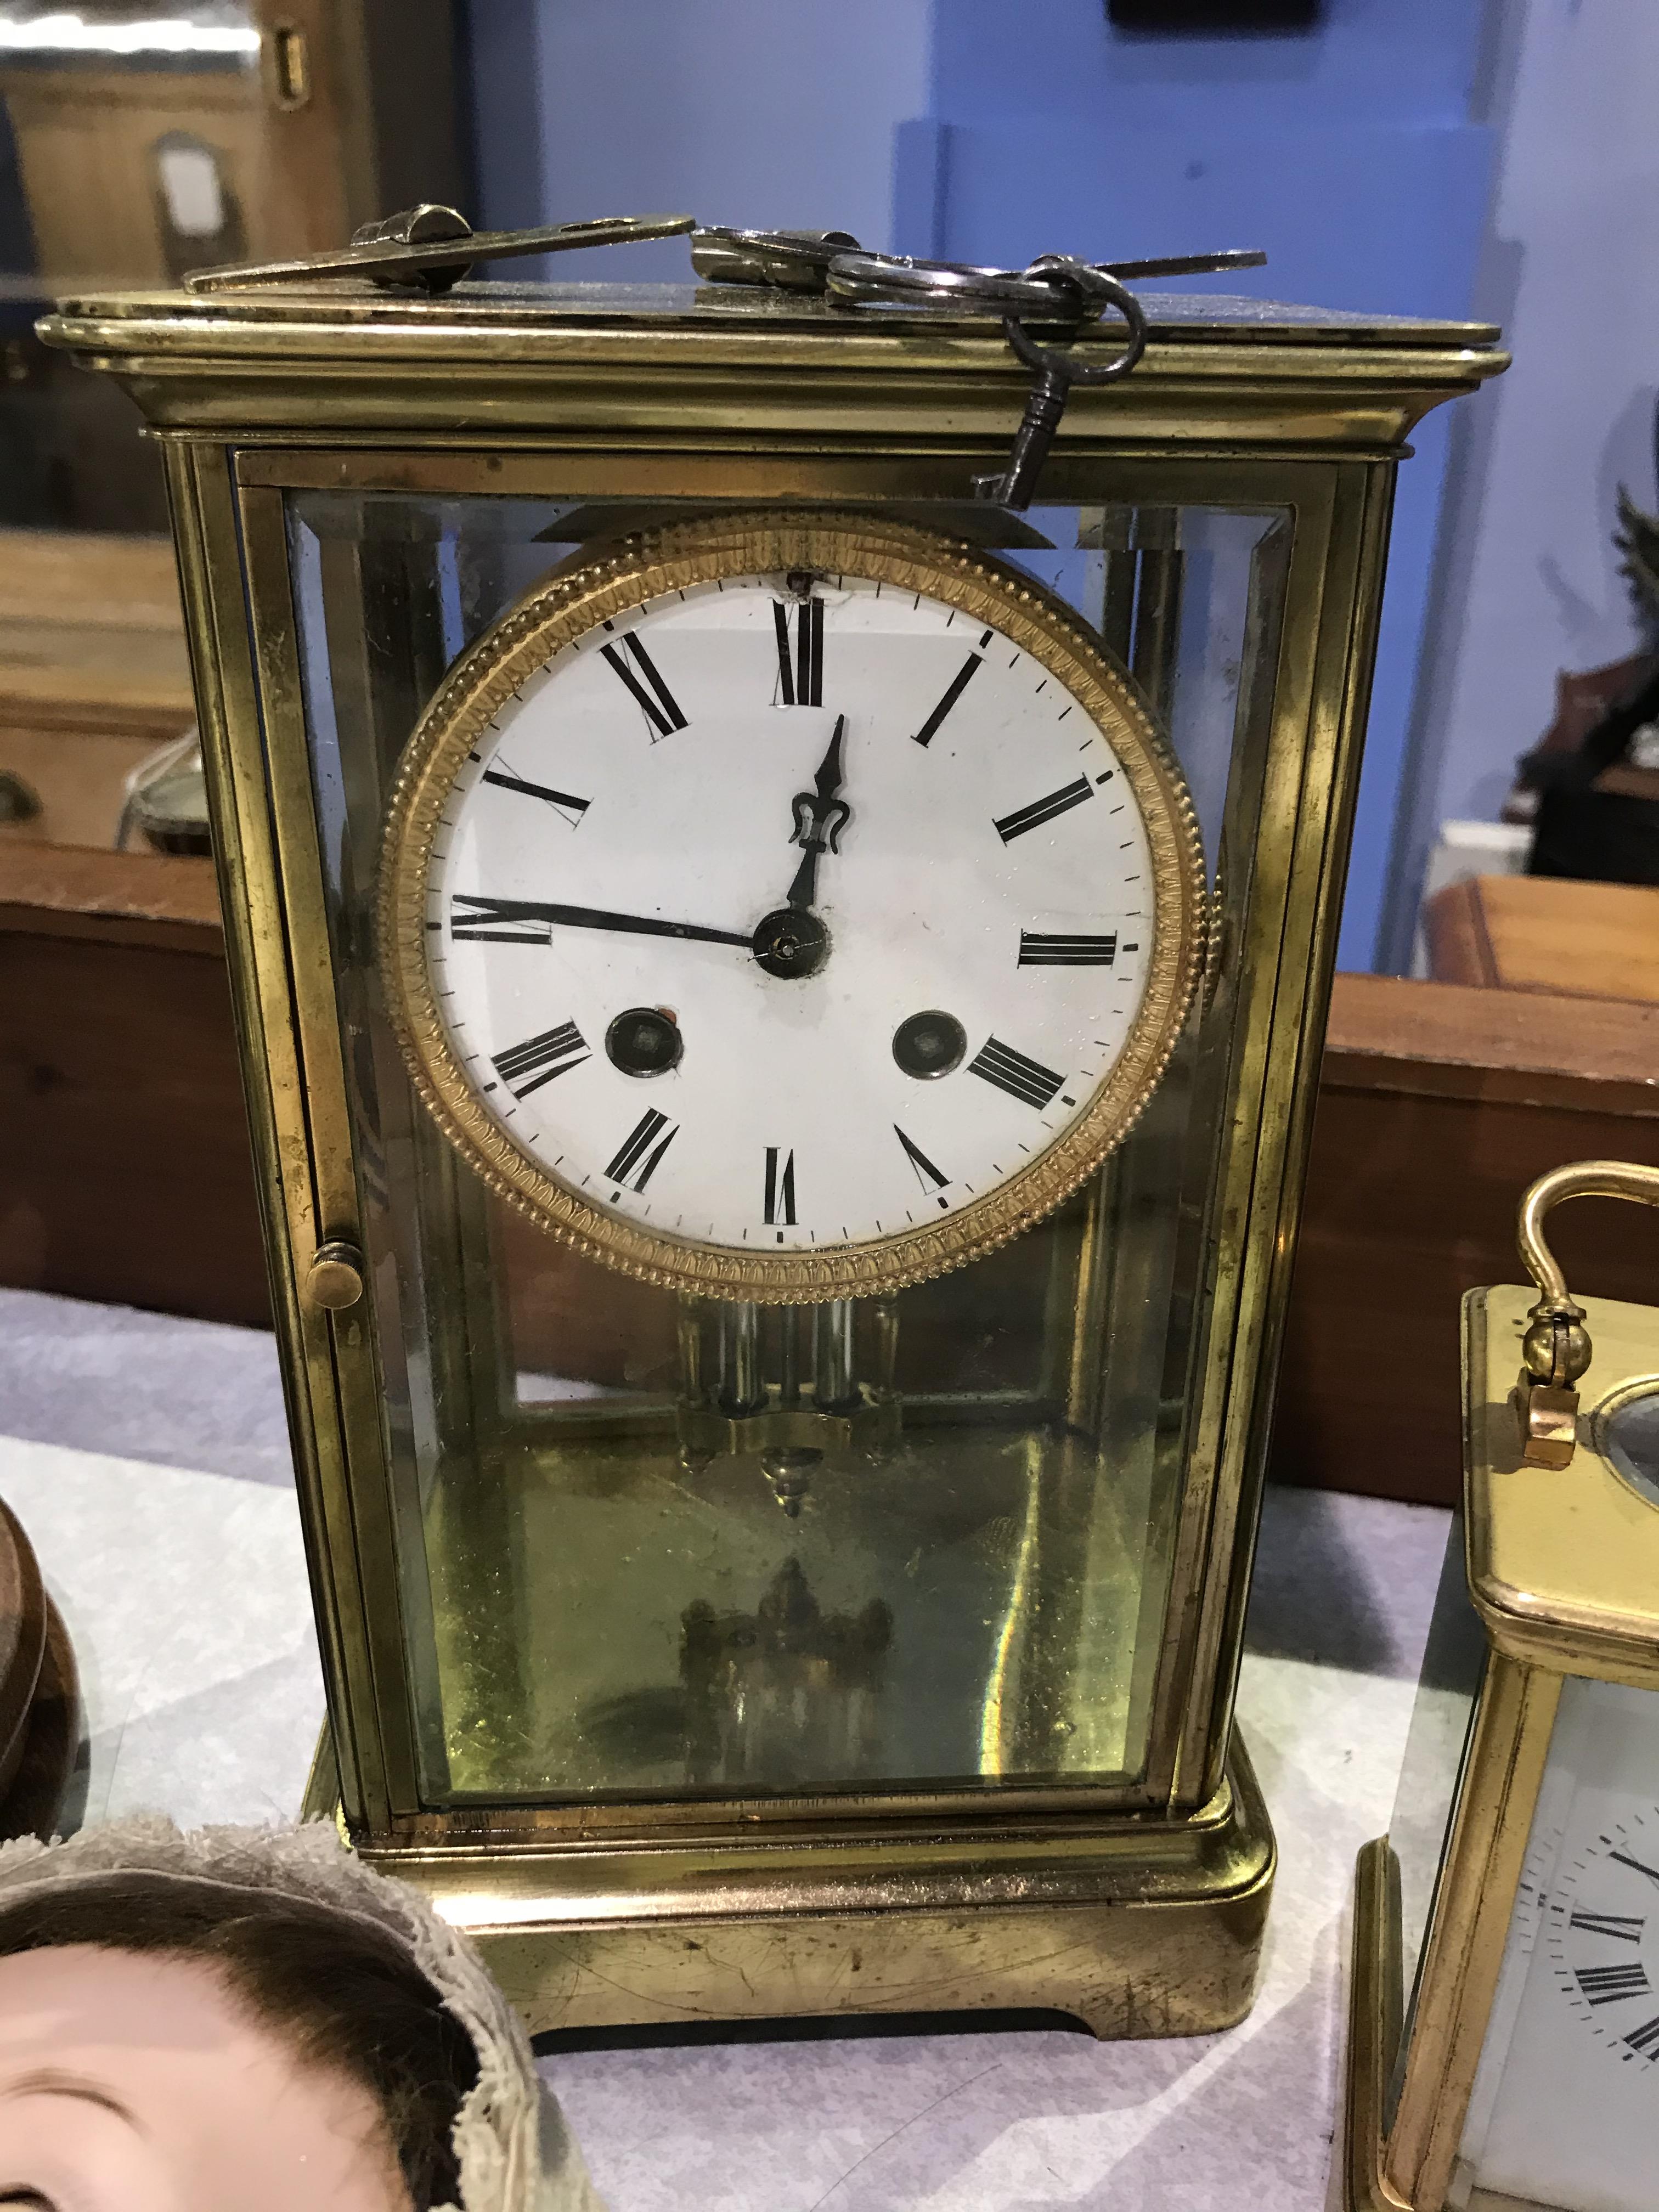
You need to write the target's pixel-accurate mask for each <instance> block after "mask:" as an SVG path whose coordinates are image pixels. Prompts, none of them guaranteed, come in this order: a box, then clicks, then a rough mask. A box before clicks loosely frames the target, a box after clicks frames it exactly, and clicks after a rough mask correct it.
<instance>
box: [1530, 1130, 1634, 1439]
mask: <svg viewBox="0 0 1659 2212" xmlns="http://www.w3.org/2000/svg"><path fill="white" fill-rule="evenodd" d="M1564 1198H1629V1199H1634V1200H1636V1202H1637V1203H1638V1205H1640V1206H1659V1168H1648V1167H1638V1166H1637V1165H1636V1164H1634V1163H1633V1162H1632V1161H1629V1160H1577V1161H1575V1162H1574V1163H1573V1164H1571V1166H1569V1167H1565V1168H1556V1169H1554V1170H1553V1171H1552V1172H1551V1173H1550V1174H1548V1175H1545V1176H1539V1178H1538V1180H1537V1182H1535V1183H1534V1185H1533V1186H1532V1188H1531V1189H1530V1190H1529V1191H1528V1193H1527V1194H1526V1196H1525V1197H1524V1198H1523V1199H1522V1201H1521V1218H1520V1222H1519V1224H1518V1225H1517V1228H1516V1243H1517V1244H1518V1245H1519V1247H1520V1250H1521V1257H1522V1260H1523V1261H1525V1263H1526V1268H1527V1273H1528V1274H1529V1275H1530V1276H1531V1277H1532V1279H1533V1280H1534V1283H1536V1284H1537V1285H1538V1290H1539V1298H1538V1303H1537V1304H1536V1305H1534V1306H1533V1307H1532V1308H1531V1310H1529V1312H1528V1329H1527V1333H1526V1334H1525V1336H1524V1337H1523V1338H1522V1340H1521V1357H1522V1361H1523V1363H1524V1364H1523V1365H1522V1370H1521V1380H1520V1382H1519V1383H1518V1384H1517V1386H1516V1412H1517V1413H1518V1414H1519V1415H1520V1420H1521V1456H1522V1459H1523V1460H1524V1461H1525V1462H1526V1463H1527V1465H1528V1467H1550V1468H1565V1467H1570V1466H1571V1464H1572V1453H1573V1445H1574V1443H1575V1440H1576V1437H1577V1413H1578V1392H1577V1389H1576V1388H1575V1385H1576V1384H1577V1381H1578V1378H1579V1376H1581V1375H1582V1374H1583V1372H1584V1370H1585V1369H1586V1368H1587V1367H1588V1366H1589V1364H1590V1351H1591V1346H1590V1340H1589V1332H1588V1331H1587V1330H1586V1328H1585V1327H1584V1309H1583V1306H1581V1305H1579V1304H1577V1301H1576V1300H1575V1299H1574V1297H1572V1295H1571V1292H1570V1291H1569V1290H1568V1289H1567V1284H1566V1278H1565V1276H1564V1275H1563V1273H1561V1268H1560V1263H1559V1261H1557V1259H1556V1257H1555V1255H1554V1254H1553V1252H1552V1251H1551V1250H1550V1248H1549V1246H1548V1245H1547V1243H1545V1242H1544V1216H1545V1215H1546V1214H1547V1212H1549V1210H1550V1208H1551V1207H1552V1206H1558V1205H1559V1203H1560V1201H1561V1200H1563V1199H1564Z"/></svg>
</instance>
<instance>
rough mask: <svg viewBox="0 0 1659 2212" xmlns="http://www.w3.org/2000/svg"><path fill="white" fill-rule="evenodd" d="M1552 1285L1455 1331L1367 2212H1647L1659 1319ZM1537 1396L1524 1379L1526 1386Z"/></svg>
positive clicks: (1532, 1246)
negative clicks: (1461, 1451)
mask: <svg viewBox="0 0 1659 2212" xmlns="http://www.w3.org/2000/svg"><path fill="white" fill-rule="evenodd" d="M1589 1195H1597V1196H1605V1197H1610V1198H1626V1199H1634V1200H1639V1201H1642V1202H1644V1203H1645V1204H1647V1205H1649V1206H1659V1167H1651V1166H1650V1167H1640V1166H1637V1165H1634V1164H1626V1163H1623V1162H1620V1161H1610V1160H1587V1161H1583V1162H1582V1163H1579V1164H1576V1165H1574V1166H1571V1167H1565V1168H1558V1169H1557V1170H1555V1171H1554V1172H1553V1174H1551V1175H1547V1176H1543V1177H1541V1179H1540V1181H1539V1182H1536V1183H1534V1185H1533V1187H1532V1188H1531V1190H1530V1191H1528V1194H1527V1196H1526V1200H1525V1201H1524V1203H1523V1205H1522V1212H1521V1239H1520V1241H1521V1250H1522V1257H1523V1258H1524V1259H1525V1261H1526V1262H1527V1265H1528V1269H1529V1271H1530V1273H1531V1274H1532V1276H1533V1279H1534V1283H1535V1285H1537V1290H1538V1293H1539V1295H1538V1297H1537V1298H1536V1301H1535V1302H1534V1301H1533V1294H1532V1292H1530V1291H1522V1290H1515V1289H1499V1290H1491V1291H1471V1292H1470V1293H1469V1296H1468V1299H1467V1300H1466V1302H1465V1310H1464V1316H1463V1378H1464V1390H1465V1431H1464V1434H1465V1453H1466V1457H1465V1467H1464V1501H1463V1503H1464V1510H1463V1514H1462V1516H1460V1517H1459V1519H1458V1520H1457V1521H1456V1522H1455V1523H1454V1526H1453V1530H1452V1539H1451V1543H1450V1546H1449V1549H1448V1552H1447V1555H1446V1568H1445V1574H1444V1577H1443V1582H1442V1585H1441V1590H1440V1595H1439V1599H1438V1601H1437V1605H1436V1608H1435V1616H1434V1621H1433V1625H1432V1626H1431V1631H1430V1636H1429V1646H1428V1652H1427V1656H1426V1658H1425V1664H1424V1670H1423V1680H1422V1685H1421V1687H1420V1688H1419V1692H1418V1701H1417V1706H1416V1710H1415V1711H1414V1713H1413V1719H1412V1728H1411V1735H1410V1738H1409V1741H1408V1744H1407V1757H1406V1764H1405V1770H1404V1773H1403V1775H1402V1778H1401V1788H1400V1796H1399V1802H1398V1804H1397V1806H1396V1808H1395V1818H1394V1821H1393V1825H1392V1826H1391V1827H1390V1829H1389V1835H1388V1837H1387V1838H1385V1839H1383V1840H1382V1841H1379V1842H1377V1843H1375V1844H1367V1846H1366V1847H1365V1850H1364V1851H1363V1852H1362V1853H1361V1854H1360V1861H1359V1869H1358V1880H1357V1885H1356V1905H1355V1914H1354V1976H1353V1983H1354V1986H1353V2009H1352V2023H1351V2027H1350V2039H1349V2078H1348V2112H1347V2130H1348V2142H1347V2158H1346V2189H1347V2203H1348V2205H1349V2207H1350V2212H1443V2208H1451V2207H1455V2208H1456V2212H1649V2208H1650V2206H1651V2205H1652V2203H1653V2202H1654V2198H1655V2186H1654V2147H1655V2143H1656V2141H1659V2135H1656V2125H1655V2121H1656V2113H1659V1309H1656V1308H1654V1307H1651V1306H1637V1305H1627V1304H1620V1303H1617V1302H1615V1301H1614V1300H1613V1299H1610V1298H1586V1299H1584V1300H1583V1302H1582V1303H1580V1302H1579V1301H1578V1300H1577V1299H1576V1298H1575V1297H1573V1296H1572V1295H1571V1292H1570V1291H1568V1288H1567V1285H1566V1284H1565V1281H1564V1280H1563V1279H1562V1276H1561V1272H1560V1269H1559V1267H1558V1265H1557V1264H1556V1261H1555V1259H1554V1257H1553V1254H1552V1253H1551V1251H1550V1249H1549V1246H1548V1244H1547V1242H1546V1240H1545V1236H1544V1221H1545V1217H1546V1215H1547V1212H1548V1211H1549V1209H1550V1207H1551V1206H1553V1205H1555V1204H1557V1203H1558V1202H1559V1201H1560V1200H1563V1199H1568V1198H1575V1197H1583V1196H1589ZM1517 1366H1518V1368H1519V1379H1518V1380H1517V1376H1516V1370H1517Z"/></svg>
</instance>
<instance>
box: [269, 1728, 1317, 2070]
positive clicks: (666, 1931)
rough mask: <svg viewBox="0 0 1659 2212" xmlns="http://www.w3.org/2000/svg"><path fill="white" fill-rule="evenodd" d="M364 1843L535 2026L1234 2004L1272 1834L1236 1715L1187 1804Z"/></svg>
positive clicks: (333, 1799)
mask: <svg viewBox="0 0 1659 2212" xmlns="http://www.w3.org/2000/svg"><path fill="white" fill-rule="evenodd" d="M332 1769H333V1759H332V1753H331V1749H330V1747H329V1745H328V1742H327V1738H326V1735H325V1740H324V1743H323V1746H322V1747H321V1748H320V1749H319V1756H318V1762H317V1765H316V1767H315V1768H314V1769H313V1774H312V1779H311V1783H310V1785H309V1787H308V1789H307V1796H306V1807H305V1809H306V1813H307V1815H309V1816H312V1817H317V1816H327V1815H330V1814H333V1813H334V1812H335V1809H336V1805H337V1796H336V1792H335V1789H334V1786H333V1772H332ZM362 1856H363V1857H364V1858H365V1859H366V1860H367V1862H368V1863H369V1864H370V1865H372V1866H374V1867H376V1868H378V1869H380V1872H382V1873H385V1874H392V1875H399V1876H401V1877H402V1878H403V1879H404V1880H405V1881H412V1882H414V1883H415V1884H416V1887H418V1888H420V1889H422V1891H424V1893H426V1894H427V1895H428V1897H429V1898H430V1899H432V1901H433V1902H434V1904H435V1905H436V1906H437V1908H438V1910H439V1911H441V1913H442V1914H443V1916H444V1917H445V1918H446V1919H447V1920H449V1921H451V1922H452V1923H453V1924H454V1925H455V1926H457V1927H459V1928H461V1929H465V1931H466V1933H467V1934H468V1935H470V1936H471V1937H472V1938H473V1939H474V1941H475V1942H477V1944H478V1945H479V1948H481V1949H482V1951H483V1954H484V1957H485V1959H486V1960H488V1961H489V1966H490V1968H491V1970H492V1972H494V1973H495V1976H496V1978H497V1979H498V1980H499V1981H500V1982H501V1986H502V1987H503V1989H505V1990H506V1991H507V1995H508V1996H510V1997H511V1998H512V1999H513V2002H514V2003H515V2004H516V2005H517V2006H518V2008H519V2010H520V2013H521V2014H522V2015H523V2017H524V2019H525V2021H526V2025H527V2026H528V2027H529V2028H530V2031H531V2033H532V2034H542V2033H547V2032H549V2031H550V2030H553V2029H560V2028H610V2027H625V2026H635V2025H640V2024H642V2023H645V2022H653V2021H663V2022H678V2023H680V2024H684V2023H686V2022H688V2021H738V2020H753V2019H762V2018H767V2019H784V2018H789V2017H802V2016H806V2015H837V2014H854V2013H903V2012H916V2013H925V2012H944V2011H968V2010H975V2011H985V2010H990V2009H1002V2008H1018V2009H1022V2010H1024V2009H1042V2010H1048V2011H1054V2012H1062V2013H1068V2014H1070V2015H1073V2017H1074V2018H1076V2019H1078V2020H1080V2021H1083V2022H1084V2023H1085V2026H1086V2027H1090V2028H1091V2029H1092V2030H1093V2031H1094V2033H1095V2034H1097V2036H1101V2037H1120V2036H1160V2035H1202V2034H1206V2033H1211V2032H1212V2031H1213V2030H1215V2029H1217V2028H1223V2027H1231V2026H1232V2025H1233V2024H1234V2023H1235V2022H1236V2021H1239V2020H1242V2019H1243V2016H1244V2015H1245V2014H1246V2013H1247V2012H1248V2011H1249V2008H1250V2003H1251V2000H1252V1998H1253V1996H1254V1995H1255V1976H1256V1966H1257V1963H1258V1960H1259V1957H1260V1954H1261V1935H1262V1929H1263V1927H1264V1924H1265V1923H1266V1920H1267V1904H1268V1899H1269V1897H1270V1895H1271V1893H1272V1889H1273V1869H1274V1859H1275V1851H1274V1845H1273V1830H1272V1828H1271V1826H1269V1824H1268V1820H1267V1808H1266V1806H1265V1805H1264V1804H1263V1802H1262V1800H1261V1792H1260V1790H1259V1789H1258V1788H1257V1786H1256V1781H1255V1775H1254V1774H1253V1772H1252V1771H1251V1769H1250V1763H1249V1758H1248V1757H1247V1756H1246V1754H1245V1752H1244V1748H1243V1744H1242V1743H1241V1742H1240V1741H1239V1740H1238V1738H1237V1735H1235V1736H1234V1739H1233V1744H1232V1752H1231V1758H1230V1759H1229V1762H1228V1770H1227V1779H1226V1781H1225V1784H1223V1787H1222V1789H1221V1790H1219V1791H1218V1793H1217V1795H1216V1796H1215V1797H1214V1798H1213V1799H1212V1801H1211V1802H1210V1803H1209V1804H1208V1805H1206V1806H1205V1807H1204V1808H1202V1809H1201V1810H1200V1811H1199V1812H1197V1813H1195V1814H1192V1815H1190V1816H1189V1817H1188V1818H1187V1819H1185V1820H1152V1819H1143V1818H1141V1817H1139V1816H1130V1817H1126V1816H1125V1815H1124V1814H1115V1815H1109V1816H1103V1817H1102V1818H1101V1819H1099V1820H1097V1821H1095V1822H1094V1823H1092V1824H1088V1823H1087V1822H1086V1819H1085V1816H1074V1817H1073V1819H1071V1820H1066V1821H1063V1822H1062V1821H1060V1820H1050V1821H1049V1822H1048V1823H1047V1824H1046V1825H1045V1826H1043V1827H1042V1829H1041V1830H1039V1829H1038V1828H1037V1827H1036V1824H1035V1823H1032V1822H1031V1821H1030V1820H1029V1817H1028V1818H1027V1819H1025V1820H1024V1821H1023V1822H1022V1825H1021V1826H1020V1827H1019V1828H1018V1829H1015V1828H1014V1827H1013V1826H1012V1822H1011V1824H1010V1826H1009V1827H1008V1828H1007V1829H1005V1830H1003V1831H1001V1832H995V1831H987V1830H985V1829H980V1830H977V1831H975V1832H973V1833H972V1834H964V1833H962V1832H957V1833H954V1834H952V1833H941V1832H939V1831H938V1830H933V1831H929V1832H915V1833H913V1834H909V1835H907V1836H905V1837H904V1838H902V1839H901V1838H896V1837H894V1836H891V1835H889V1836H887V1837H885V1838H874V1837H871V1836H869V1835H867V1834H864V1835H859V1834H854V1835H851V1836H848V1838H846V1840H844V1841H842V1842H836V1843H831V1842H829V1841H828V1840H827V1839H826V1836H825V1831H824V1830H823V1828H822V1827H820V1828H818V1829H817V1832H816V1833H815V1834H814V1835H813V1836H811V1838H808V1839H805V1840H804V1841H802V1842H801V1843H800V1844H794V1843H793V1842H792V1843H782V1842H778V1841H773V1842H769V1843H762V1842H760V1841H758V1840H757V1841H755V1842H749V1841H744V1842H743V1843H741V1844H738V1843H724V1844H713V1843H711V1842H709V1841H708V1840H707V1839H705V1840H703V1841H702V1842H699V1843H690V1842H688V1843H685V1844H674V1845H670V1846H667V1847H664V1846H661V1845H658V1846H656V1847H653V1848H651V1849H648V1850H647V1849H638V1850H629V1849H625V1848H624V1849H623V1850H617V1849H616V1848H615V1847H611V1848H608V1849H606V1850H603V1851H600V1850H592V1849H588V1848H584V1847H582V1846H580V1845H575V1846H572V1845H568V1844H567V1845H565V1846H563V1847H562V1848H555V1849H549V1848H545V1847H544V1848H541V1849H536V1848H533V1847H524V1846H520V1847H517V1848H507V1849H503V1848H497V1849H494V1850H477V1849H472V1850H468V1849H465V1848H462V1847H458V1846H455V1845H448V1846H445V1847H443V1848H441V1849H437V1850H435V1849H431V1848H421V1847H417V1846H401V1847H392V1848H378V1847H372V1848H367V1849H365V1850H363V1853H362Z"/></svg>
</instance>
